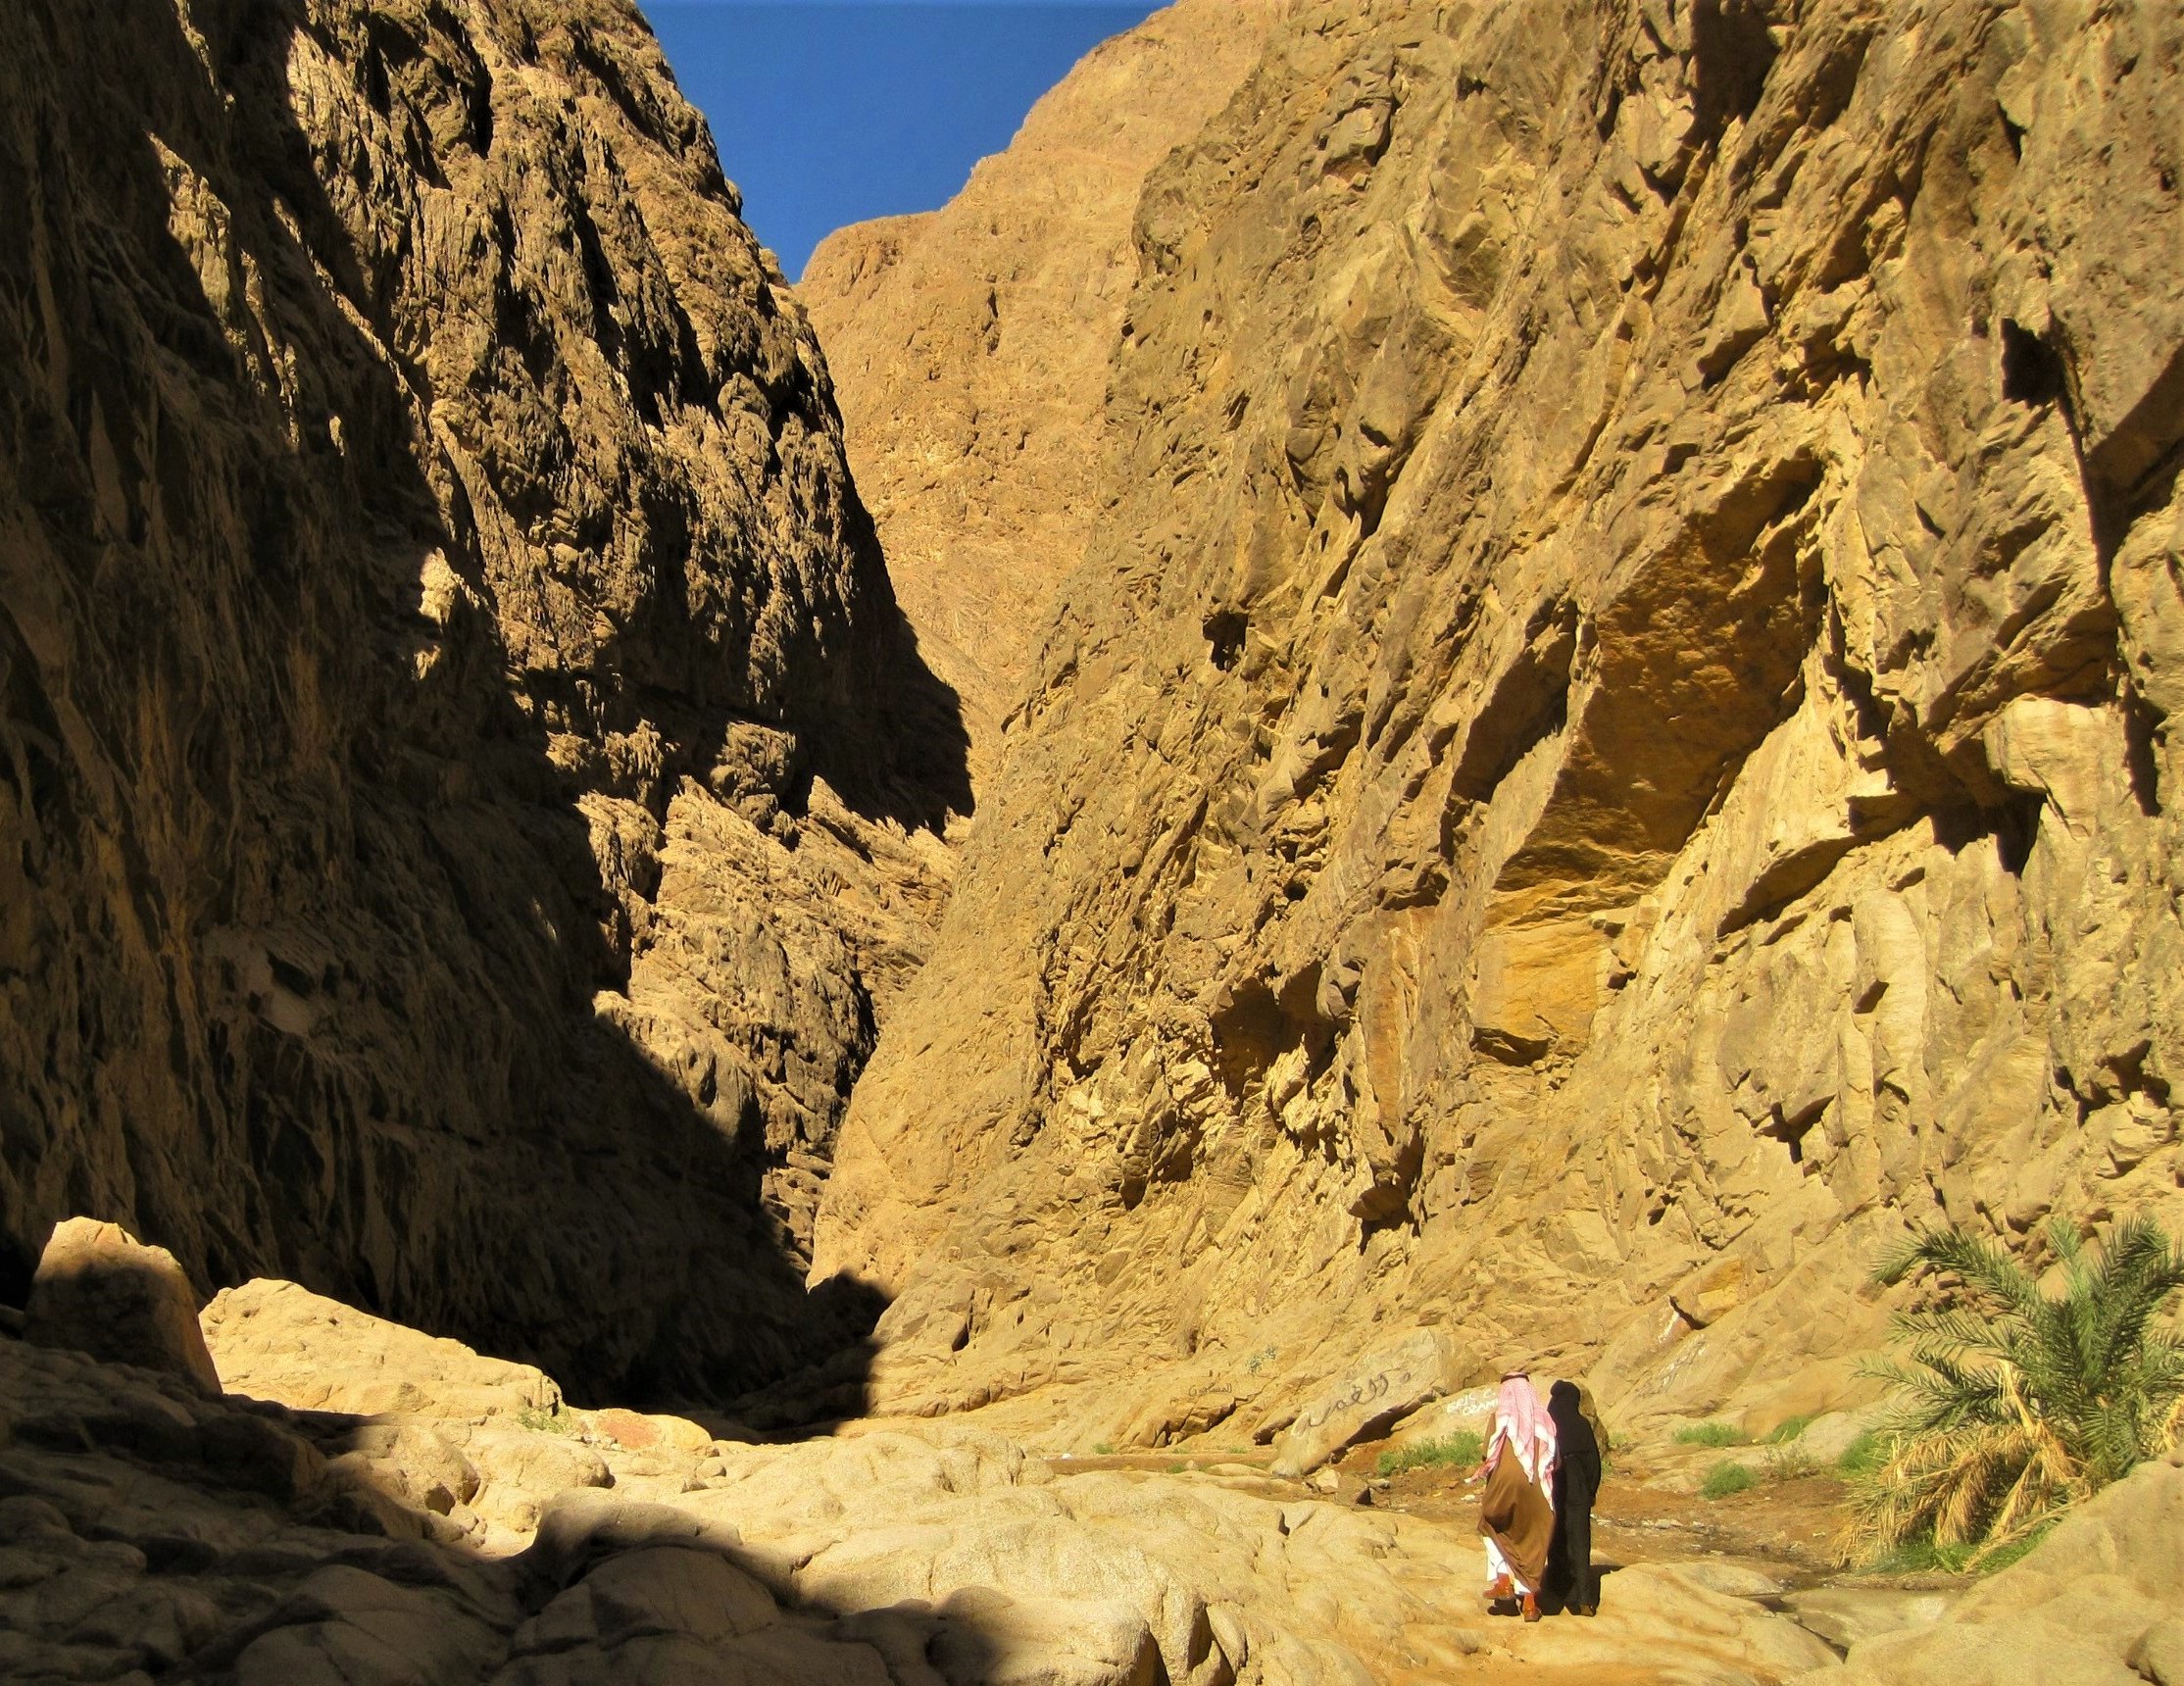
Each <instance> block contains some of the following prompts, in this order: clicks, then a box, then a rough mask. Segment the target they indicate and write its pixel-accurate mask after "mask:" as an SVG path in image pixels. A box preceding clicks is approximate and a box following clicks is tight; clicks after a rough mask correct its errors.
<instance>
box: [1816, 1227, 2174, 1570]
mask: <svg viewBox="0 0 2184 1686" xmlns="http://www.w3.org/2000/svg"><path fill="white" fill-rule="evenodd" d="M2048 1240H2049V1243H2050V1245H2051V1246H2052V1248H2053V1249H2054V1252H2055V1256H2056V1259H2057V1261H2058V1262H2059V1263H2060V1265H2061V1266H2062V1271H2061V1275H2062V1278H2063V1280H2062V1284H2061V1291H2060V1293H2045V1292H2043V1291H2042V1290H2041V1288H2040V1286H2039V1282H2038V1280H2037V1279H2036V1278H2035V1277H2034V1276H2033V1274H2032V1273H2031V1272H2030V1271H2029V1270H2028V1269H2027V1268H2026V1267H2025V1266H2024V1265H2021V1264H2019V1263H2018V1262H2017V1261H2016V1260H2014V1259H2012V1258H2011V1257H2010V1255H2009V1254H2008V1253H2006V1252H2004V1251H2003V1250H2002V1249H2001V1248H1999V1247H1997V1246H1995V1245H1994V1244H1992V1243H1990V1242H1987V1241H1984V1240H1981V1239H1979V1238H1977V1237H1974V1236H1969V1235H1966V1234H1964V1233H1962V1232H1961V1231H1959V1230H1954V1229H1940V1230H1926V1231H1920V1232H1918V1233H1916V1234H1913V1235H1912V1236H1911V1237H1910V1238H1909V1239H1908V1240H1907V1241H1905V1242H1904V1243H1903V1244H1902V1245H1901V1246H1899V1247H1898V1248H1896V1249H1895V1250H1894V1251H1893V1252H1891V1253H1890V1255H1889V1256H1888V1257H1887V1258H1886V1259H1885V1260H1884V1261H1883V1262H1882V1265H1881V1267H1880V1269H1879V1271H1878V1272H1877V1279H1878V1280H1880V1281H1883V1282H1901V1281H1903V1280H1905V1279H1906V1278H1908V1277H1910V1276H1911V1275H1912V1274H1913V1273H1914V1272H1917V1271H1920V1270H1930V1271H1933V1272H1935V1273H1936V1274H1938V1275H1940V1276H1942V1277H1943V1278H1945V1280H1944V1281H1943V1282H1942V1283H1941V1284H1940V1288H1941V1293H1942V1301H1941V1303H1940V1304H1938V1305H1935V1306H1930V1307H1924V1308H1920V1309H1917V1310H1913V1311H1907V1312H1902V1313H1899V1314H1897V1315H1896V1316H1895V1317H1894V1318H1893V1319H1892V1327H1893V1329H1894V1332H1895V1335H1896V1338H1897V1340H1898V1341H1899V1342H1900V1343H1902V1344H1903V1347H1904V1349H1905V1351H1904V1356H1903V1358H1901V1359H1889V1360H1877V1361H1873V1362H1869V1363H1866V1364H1861V1366H1860V1369H1861V1373H1862V1374H1865V1375H1868V1376H1873V1377H1876V1378H1878V1379H1880V1380H1882V1381H1885V1382H1887V1383H1888V1384H1889V1385H1890V1387H1891V1388H1892V1389H1893V1390H1894V1404H1893V1407H1892V1411H1891V1414H1890V1418H1889V1422H1890V1427H1891V1429H1892V1432H1893V1434H1894V1439H1893V1441H1892V1443H1891V1449H1890V1454H1889V1456H1888V1458H1887V1459H1886V1460H1884V1461H1883V1463H1881V1464H1880V1465H1879V1466H1878V1467H1877V1468H1875V1469H1874V1470H1872V1471H1871V1472H1870V1473H1869V1474H1866V1475H1863V1476H1861V1477H1859V1478H1857V1480H1856V1481H1855V1482H1854V1486H1853V1491H1852V1496H1851V1497H1852V1506H1851V1518H1850V1521H1849V1522H1848V1524H1847V1525H1846V1528H1845V1531H1844V1534H1843V1536H1842V1540H1841V1542H1840V1545H1841V1549H1842V1550H1843V1551H1844V1552H1845V1553H1846V1554H1849V1555H1852V1556H1855V1555H1856V1554H1857V1553H1858V1552H1860V1551H1861V1550H1862V1551H1870V1550H1871V1549H1872V1548H1874V1547H1876V1546H1878V1547H1892V1546H1895V1545H1899V1544H1902V1543H1904V1542H1906V1541H1909V1540H1914V1539H1924V1540H1929V1541H1931V1542H1933V1543H1934V1544H1935V1545H1937V1546H1943V1547H1950V1546H1958V1545H1970V1544H1974V1543H1977V1542H1982V1541H1984V1542H1987V1543H1988V1544H1989V1545H1990V1546H1992V1545H1994V1544H1999V1543H2001V1542H2004V1541H2007V1540H2021V1539H2023V1538H2025V1537H2026V1536H2027V1535H2028V1534H2029V1533H2030V1532H2031V1531H2032V1530H2034V1529H2036V1528H2038V1527H2040V1526H2042V1525H2043V1523H2044V1522H2045V1520H2046V1519H2048V1518H2049V1517H2051V1516H2052V1515H2053V1514H2054V1513H2055V1512H2056V1511H2057V1510H2058V1509H2059V1508H2060V1507H2062V1506H2065V1505H2068V1504H2070V1503H2073V1502H2074V1501H2075V1500H2077V1499H2078V1498H2081V1497H2083V1496H2084V1495H2085V1494H2087V1493H2090V1492H2093V1491H2095V1490H2097V1489H2098V1488H2100V1487H2102V1486H2104V1485H2106V1484H2107V1483H2109V1482H2110V1481H2113V1480H2115V1479H2117V1478H2119V1477H2120V1476H2122V1475H2123V1474H2125V1473H2126V1472H2127V1471H2128V1470H2129V1469H2130V1468H2131V1467H2132V1466H2133V1465H2134V1464H2135V1463H2138V1462H2139V1461H2141V1460H2142V1459H2144V1458H2146V1457H2149V1456H2154V1455H2158V1454H2160V1453H2163V1452H2165V1451H2167V1450H2169V1449H2171V1448H2173V1447H2175V1446H2176V1445H2178V1444H2180V1443H2184V1343H2180V1342H2179V1341H2178V1340H2177V1339H2175V1338H2173V1337H2172V1336H2171V1335H2169V1334H2167V1333H2165V1332H2162V1331H2159V1330H2158V1329H2157V1327H2156V1324H2157V1320H2158V1319H2159V1316H2160V1314H2161V1311H2162V1308H2163V1307H2164V1306H2165V1305H2166V1303H2167V1302H2168V1300H2169V1297H2170V1296H2171V1295H2172V1294H2174V1293H2175V1292H2176V1291H2177V1290H2178V1289H2180V1288H2184V1247H2176V1246H2172V1245H2171V1244H2170V1242H2169V1240H2168V1238H2167V1236H2166V1235H2165V1234H2163V1232H2162V1231H2161V1229H2160V1227H2159V1225H2158V1224H2156V1223H2155V1222H2153V1221H2152V1220H2151V1219H2148V1218H2144V1217H2133V1218H2127V1219H2125V1220H2123V1221H2121V1222H2119V1223H2117V1224H2116V1225H2114V1227H2113V1228H2111V1229H2110V1232H2109V1234H2108V1236H2107V1237H2106V1239H2105V1240H2104V1241H2103V1242H2102V1243H2101V1244H2100V1246H2099V1247H2098V1249H2089V1248H2088V1246H2087V1245H2086V1243H2085V1241H2084V1239H2083V1238H2082V1237H2081V1236H2080V1235H2079V1233H2078V1232H2077V1230H2076V1229H2075V1228H2074V1227H2072V1226H2071V1225H2070V1224H2069V1223H2067V1222H2066V1221H2062V1220H2058V1221H2057V1222H2055V1223H2053V1224H2051V1225H2050V1227H2049V1230H2048ZM1950 1277H1954V1278H1955V1279H1956V1285H1954V1286H1953V1285H1951V1284H1950V1283H1949V1282H1948V1281H1947V1280H1946V1278H1950Z"/></svg>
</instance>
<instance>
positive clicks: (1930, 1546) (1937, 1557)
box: [1866, 1540, 1971, 1575]
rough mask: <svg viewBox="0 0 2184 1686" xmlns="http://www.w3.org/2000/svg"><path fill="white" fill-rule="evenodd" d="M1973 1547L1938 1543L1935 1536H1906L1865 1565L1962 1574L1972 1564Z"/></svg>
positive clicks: (1887, 1570) (1887, 1571) (1889, 1571)
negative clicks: (1897, 1544) (1908, 1538)
mask: <svg viewBox="0 0 2184 1686" xmlns="http://www.w3.org/2000/svg"><path fill="white" fill-rule="evenodd" d="M1970 1563H1971V1547H1969V1546H1937V1545H1935V1544H1934V1542H1933V1541H1932V1540H1906V1541H1905V1542H1904V1543H1903V1544H1902V1545H1900V1546H1892V1547H1890V1548H1889V1550H1888V1551H1886V1552H1884V1553H1882V1554H1881V1556H1879V1557H1877V1558H1875V1559H1874V1560H1873V1561H1872V1562H1871V1563H1869V1564H1868V1565H1866V1566H1867V1567H1868V1568H1869V1569H1870V1570H1871V1571H1872V1572H1873V1573H1875V1574H1884V1575H1916V1574H1934V1573H1936V1572H1939V1573H1941V1574H1949V1575H1961V1574H1962V1573H1963V1572H1964V1570H1965V1569H1966V1568H1967V1567H1969V1566H1970Z"/></svg>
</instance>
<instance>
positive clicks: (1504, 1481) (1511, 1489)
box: [1479, 1448, 1555, 1593]
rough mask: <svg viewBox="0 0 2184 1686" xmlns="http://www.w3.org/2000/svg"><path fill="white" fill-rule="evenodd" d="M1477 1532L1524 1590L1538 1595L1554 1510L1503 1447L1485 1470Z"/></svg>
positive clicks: (1543, 1575)
mask: <svg viewBox="0 0 2184 1686" xmlns="http://www.w3.org/2000/svg"><path fill="white" fill-rule="evenodd" d="M1479 1532H1480V1533H1482V1534H1484V1535H1485V1536H1486V1537H1487V1538H1488V1539H1490V1540H1492V1541H1493V1542H1494V1543H1495V1544H1496V1545H1497V1546H1499V1547H1501V1549H1502V1557H1503V1560H1504V1561H1505V1562H1508V1564H1509V1566H1510V1567H1511V1568H1512V1569H1514V1571H1515V1573H1516V1578H1517V1579H1518V1580H1519V1581H1521V1582H1522V1583H1523V1585H1524V1587H1525V1589H1526V1590H1528V1591H1531V1592H1535V1593H1536V1592H1538V1591H1539V1589H1540V1583H1541V1582H1542V1581H1544V1580H1545V1579H1546V1578H1547V1548H1548V1546H1549V1544H1550V1543H1551V1542H1552V1541H1553V1540H1554V1538H1555V1508H1554V1507H1553V1506H1552V1505H1550V1504H1549V1503H1548V1501H1547V1495H1546V1494H1545V1493H1543V1492H1541V1491H1540V1488H1539V1483H1538V1482H1536V1481H1533V1480H1531V1479H1530V1478H1529V1477H1527V1476H1526V1475H1525V1473H1524V1465H1523V1464H1521V1463H1518V1462H1517V1461H1516V1454H1515V1453H1514V1452H1512V1451H1510V1450H1508V1449H1507V1448H1505V1449H1504V1450H1503V1452H1502V1455H1501V1456H1500V1457H1499V1458H1497V1459H1495V1460H1494V1467H1493V1468H1492V1469H1490V1470H1488V1471H1487V1476H1486V1491H1485V1492H1484V1493H1483V1494H1482V1495H1481V1496H1480V1498H1479Z"/></svg>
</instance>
